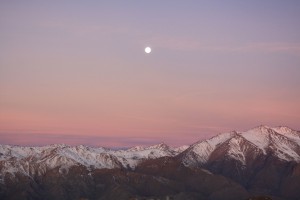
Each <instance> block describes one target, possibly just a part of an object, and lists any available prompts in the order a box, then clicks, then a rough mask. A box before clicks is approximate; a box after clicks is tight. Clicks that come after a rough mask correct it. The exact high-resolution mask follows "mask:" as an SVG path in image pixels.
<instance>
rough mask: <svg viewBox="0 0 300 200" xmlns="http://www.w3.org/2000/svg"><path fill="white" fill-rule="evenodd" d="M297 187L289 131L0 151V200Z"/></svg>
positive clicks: (292, 194) (286, 191)
mask: <svg viewBox="0 0 300 200" xmlns="http://www.w3.org/2000/svg"><path fill="white" fill-rule="evenodd" d="M299 188H300V132H299V131H295V130H292V129H290V128H288V127H275V128H270V127H266V126H259V127H256V128H254V129H251V130H249V131H245V132H237V131H232V132H229V133H223V134H219V135H217V136H215V137H213V138H211V139H208V140H204V141H199V142H196V143H194V144H192V145H190V146H182V147H179V148H172V147H169V146H168V145H166V144H164V143H161V144H158V145H153V146H149V147H139V146H137V147H133V148H129V149H126V150H111V149H106V148H102V147H98V148H96V147H88V146H82V145H80V146H68V145H57V144H55V145H48V146H42V147H20V146H11V145H0V199H108V200H109V199H113V200H115V199H209V200H218V199H220V200H221V199H222V200H224V199H232V200H238V199H250V198H251V199H254V197H253V196H257V197H256V199H263V198H272V199H291V200H296V199H299V196H300V190H299ZM259 195H267V196H262V197H259Z"/></svg>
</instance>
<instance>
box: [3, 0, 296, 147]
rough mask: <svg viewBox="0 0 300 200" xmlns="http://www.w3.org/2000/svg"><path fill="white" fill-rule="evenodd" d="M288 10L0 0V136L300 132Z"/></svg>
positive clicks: (272, 5) (253, 4)
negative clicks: (281, 129)
mask: <svg viewBox="0 0 300 200" xmlns="http://www.w3.org/2000/svg"><path fill="white" fill-rule="evenodd" d="M299 19H300V1H297V0H294V1H293V0H286V1H281V0H272V1H271V0H266V1H261V0H253V1H238V0H227V1H200V0H199V1H198V0H197V1H196V0H195V1H192V0H188V1H175V0H174V1H158V0H154V1H137V0H136V1H133V0H129V1H115V0H114V1H92V0H90V1H77V0H72V1H37V0H36V1H32V0H28V1H21V0H19V1H17V0H2V1H0V44H1V45H0V143H2V144H18V145H44V144H52V143H65V144H70V145H77V144H85V145H92V146H106V147H127V146H135V145H150V144H155V143H159V142H165V143H167V144H169V145H173V146H179V145H183V144H191V143H193V142H196V141H198V140H203V139H206V138H210V137H212V136H214V135H216V134H218V133H222V132H227V131H232V130H238V131H245V130H248V129H251V128H253V127H256V126H258V125H261V124H264V125H268V126H279V125H284V126H289V127H291V128H293V129H296V130H300V20H299ZM147 46H149V47H151V48H152V52H151V53H150V54H146V53H145V52H144V49H145V47H147Z"/></svg>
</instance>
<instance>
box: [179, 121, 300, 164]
mask: <svg viewBox="0 0 300 200" xmlns="http://www.w3.org/2000/svg"><path fill="white" fill-rule="evenodd" d="M264 156H272V157H275V158H278V159H279V160H283V161H295V162H300V132H298V131H294V130H292V129H290V128H288V127H283V126H281V127H275V128H270V127H267V126H258V127H256V128H254V129H251V130H249V131H245V132H237V131H232V132H229V133H223V134H219V135H217V136H215V137H213V138H211V139H208V140H204V141H199V142H197V143H195V144H193V145H191V146H190V147H189V148H188V149H187V150H186V151H185V152H184V153H182V154H181V155H180V157H181V159H182V162H183V163H184V164H185V165H187V166H197V165H198V166H201V165H205V164H207V163H208V162H212V161H215V160H218V159H225V158H226V159H232V160H236V161H238V162H239V163H240V164H242V165H248V164H249V163H250V162H252V161H253V160H255V159H256V158H259V157H264Z"/></svg>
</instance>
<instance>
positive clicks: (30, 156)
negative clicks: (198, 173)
mask: <svg viewBox="0 0 300 200" xmlns="http://www.w3.org/2000/svg"><path fill="white" fill-rule="evenodd" d="M180 152H181V151H180V150H175V149H173V148H171V147H169V146H167V145H166V144H164V143H161V144H158V145H153V146H149V147H133V148H130V149H128V150H110V149H105V148H102V147H98V148H96V147H87V146H83V145H79V146H68V145H64V144H54V145H47V146H43V147H21V146H11V145H0V175H4V174H5V173H10V174H12V175H13V174H14V173H16V172H20V173H22V174H25V175H28V176H31V175H34V174H35V173H37V174H42V173H44V172H45V171H46V170H47V169H53V168H56V167H59V168H60V171H61V170H62V171H63V170H64V171H68V168H69V167H71V166H74V165H83V166H86V167H87V168H89V169H95V168H98V169H101V168H107V169H112V168H122V167H125V168H135V166H136V165H137V164H138V163H139V162H141V161H142V160H145V159H151V158H159V157H162V156H175V155H177V154H178V153H180ZM0 178H1V177H0Z"/></svg>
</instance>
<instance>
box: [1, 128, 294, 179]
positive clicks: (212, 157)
mask: <svg viewBox="0 0 300 200" xmlns="http://www.w3.org/2000/svg"><path fill="white" fill-rule="evenodd" d="M267 155H270V156H273V157H275V158H278V159H279V160H282V161H294V162H300V132H299V131H295V130H292V129H290V128H288V127H283V126H281V127H275V128H270V127H267V126H259V127H256V128H254V129H251V130H248V131H245V132H237V131H232V132H229V133H223V134H219V135H217V136H215V137H212V138H211V139H208V140H204V141H199V142H196V143H194V144H192V145H191V146H182V147H178V148H172V147H170V146H168V145H166V144H164V143H160V144H157V145H152V146H148V147H142V146H136V147H132V148H129V149H127V150H111V149H106V148H102V147H88V146H83V145H79V146H68V145H65V144H54V145H47V146H41V147H21V146H11V145H0V181H1V180H2V179H3V177H4V176H5V174H7V173H8V174H11V175H12V176H13V175H14V174H15V173H22V174H25V175H27V176H33V175H35V174H38V175H41V174H43V173H45V172H46V171H47V170H48V169H53V168H58V169H59V171H60V172H61V173H64V172H67V171H68V169H69V168H70V167H71V166H76V165H82V166H85V167H87V169H90V170H92V169H101V168H107V169H112V168H130V169H134V168H135V167H136V166H137V165H138V164H139V163H140V162H142V161H144V160H147V159H155V158H160V157H163V156H171V157H175V156H177V157H178V158H179V159H181V161H182V162H183V164H184V165H186V166H202V165H204V164H207V163H210V162H214V161H216V160H219V161H220V160H223V159H233V160H236V161H238V162H239V163H241V165H242V166H247V165H248V164H249V163H253V162H254V161H255V159H256V158H262V157H267Z"/></svg>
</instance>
